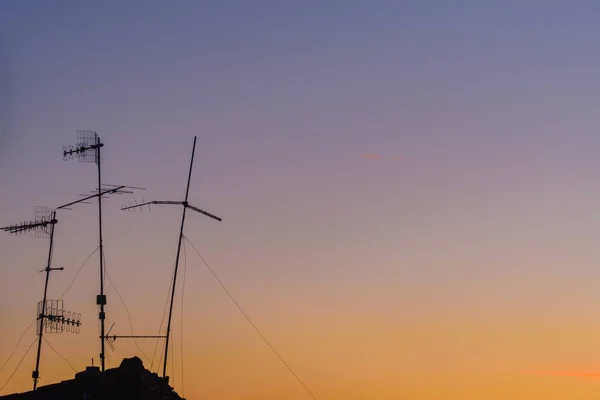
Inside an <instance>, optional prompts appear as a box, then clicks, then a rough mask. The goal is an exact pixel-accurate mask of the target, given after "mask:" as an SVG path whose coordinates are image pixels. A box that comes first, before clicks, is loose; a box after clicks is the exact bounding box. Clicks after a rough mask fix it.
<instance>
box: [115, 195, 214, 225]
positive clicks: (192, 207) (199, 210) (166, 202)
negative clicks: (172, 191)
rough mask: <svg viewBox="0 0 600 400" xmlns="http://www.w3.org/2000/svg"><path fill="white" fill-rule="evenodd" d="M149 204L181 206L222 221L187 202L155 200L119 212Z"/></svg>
mask: <svg viewBox="0 0 600 400" xmlns="http://www.w3.org/2000/svg"><path fill="white" fill-rule="evenodd" d="M150 204H171V205H182V206H184V207H186V208H189V209H191V210H194V211H196V212H198V213H200V214H203V215H206V216H207V217H210V218H212V219H215V220H217V221H222V219H221V218H220V217H217V216H216V215H214V214H211V213H209V212H208V211H204V210H201V209H199V208H198V207H194V206H192V205H190V204H189V203H188V202H187V201H164V200H155V201H147V202H145V203H141V204H135V205H132V206H127V207H123V208H121V211H126V210H131V209H134V208H139V207H143V206H147V205H150Z"/></svg>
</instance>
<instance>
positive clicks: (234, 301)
mask: <svg viewBox="0 0 600 400" xmlns="http://www.w3.org/2000/svg"><path fill="white" fill-rule="evenodd" d="M183 237H184V238H185V240H186V241H187V242H188V243H189V244H190V246H192V248H193V249H194V250H195V251H196V254H198V256H199V257H200V259H202V262H204V265H206V267H207V268H208V270H209V271H210V272H211V274H212V276H213V277H214V278H215V279H216V280H217V282H219V285H221V287H222V288H223V290H224V291H225V293H227V295H228V296H229V298H230V299H231V301H233V303H234V304H235V305H236V307H237V308H238V310H240V312H241V313H242V314H243V315H244V317H246V320H248V322H249V323H250V325H252V327H253V328H254V330H255V331H256V332H257V333H258V334H259V336H260V337H261V338H262V340H263V341H264V342H265V343H266V344H267V346H269V347H270V348H271V350H272V351H273V353H275V355H276V356H277V357H278V358H279V360H280V361H281V362H282V363H283V365H285V366H286V368H287V369H288V370H289V371H290V372H291V373H292V375H293V376H294V377H295V378H296V380H297V381H298V382H299V383H300V384H301V385H302V386H303V387H304V389H305V390H306V391H307V392H308V394H309V395H310V397H312V398H313V400H317V399H316V398H315V396H314V395H313V394H312V392H311V391H310V389H309V388H308V386H306V384H305V383H304V382H303V381H302V379H300V377H299V376H298V375H296V373H295V372H294V370H293V369H292V368H291V367H290V366H289V364H288V363H287V362H285V360H284V359H283V357H281V355H280V354H279V353H278V352H277V350H275V348H274V347H273V346H272V345H271V343H270V342H269V341H268V340H267V338H266V337H265V336H264V335H263V334H262V332H261V331H260V330H259V329H258V327H257V326H256V325H255V324H254V322H252V320H251V319H250V317H249V316H248V314H246V312H245V311H244V309H243V308H242V307H241V306H240V305H239V303H238V302H237V301H236V300H235V298H234V297H233V295H232V294H231V293H230V292H229V290H227V288H226V287H225V285H224V284H223V282H222V281H221V279H219V277H218V276H217V274H216V273H215V271H214V270H213V269H212V268H211V266H210V265H209V264H208V263H207V262H206V260H205V259H204V257H202V254H200V252H199V251H198V249H197V248H196V246H194V244H193V243H192V242H190V241H189V239H188V238H187V237H186V236H185V235H184V236H183Z"/></svg>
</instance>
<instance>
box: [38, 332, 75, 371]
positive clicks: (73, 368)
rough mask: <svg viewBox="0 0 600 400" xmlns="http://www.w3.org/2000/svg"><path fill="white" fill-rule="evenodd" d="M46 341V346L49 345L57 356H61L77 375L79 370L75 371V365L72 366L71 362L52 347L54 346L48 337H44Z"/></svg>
mask: <svg viewBox="0 0 600 400" xmlns="http://www.w3.org/2000/svg"><path fill="white" fill-rule="evenodd" d="M43 339H44V341H45V342H46V344H48V346H50V348H51V349H52V350H53V351H54V352H55V353H56V355H57V356H59V357H60V358H62V359H63V361H64V362H66V363H67V364H69V367H71V369H72V370H73V372H75V373H77V370H76V369H75V367H74V366H73V364H71V363H70V362H69V360H67V359H66V358H64V357H63V356H62V355H61V354H60V353H59V352H58V350H56V349H55V348H54V347H52V345H51V344H50V342H49V341H48V339H46V336H43Z"/></svg>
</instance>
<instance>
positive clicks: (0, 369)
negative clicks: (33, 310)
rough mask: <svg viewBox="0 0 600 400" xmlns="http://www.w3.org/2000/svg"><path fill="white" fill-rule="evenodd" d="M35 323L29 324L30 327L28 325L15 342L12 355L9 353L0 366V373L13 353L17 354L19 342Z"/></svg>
mask: <svg viewBox="0 0 600 400" xmlns="http://www.w3.org/2000/svg"><path fill="white" fill-rule="evenodd" d="M36 322H37V319H36V320H35V321H33V322H32V323H31V325H29V326H28V327H27V329H25V331H24V332H23V334H22V335H21V337H20V338H19V341H18V342H17V345H16V346H15V349H14V350H13V351H12V353H10V356H8V358H7V359H6V361H5V362H4V364H2V366H1V367H0V371H2V369H3V368H4V367H5V366H6V364H8V362H9V361H10V359H11V358H12V356H13V355H15V353H16V352H17V349H18V348H19V344H21V340H23V338H24V337H25V335H26V334H27V332H29V330H30V329H31V327H32V326H33V325H34V324H35V323H36Z"/></svg>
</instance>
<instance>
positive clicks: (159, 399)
mask: <svg viewBox="0 0 600 400" xmlns="http://www.w3.org/2000/svg"><path fill="white" fill-rule="evenodd" d="M168 381H169V378H161V377H159V376H158V375H157V374H156V373H153V372H150V371H148V370H147V369H145V368H144V364H143V362H142V360H140V359H139V358H138V357H133V358H125V359H123V361H122V362H121V365H120V366H119V367H118V368H111V369H107V370H106V371H104V372H100V368H99V367H87V368H86V370H85V371H83V372H79V373H77V374H76V375H75V379H71V380H67V381H62V382H60V383H55V384H52V385H46V386H41V387H39V388H38V389H37V390H36V391H31V392H26V393H16V394H11V395H8V396H0V400H42V399H43V400H59V399H60V400H109V399H111V400H113V399H114V400H125V399H127V400H131V399H139V400H185V399H182V398H181V397H180V396H179V395H178V394H177V393H176V392H175V391H174V390H173V388H172V387H170V386H169V382H168Z"/></svg>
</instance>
